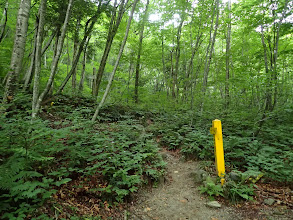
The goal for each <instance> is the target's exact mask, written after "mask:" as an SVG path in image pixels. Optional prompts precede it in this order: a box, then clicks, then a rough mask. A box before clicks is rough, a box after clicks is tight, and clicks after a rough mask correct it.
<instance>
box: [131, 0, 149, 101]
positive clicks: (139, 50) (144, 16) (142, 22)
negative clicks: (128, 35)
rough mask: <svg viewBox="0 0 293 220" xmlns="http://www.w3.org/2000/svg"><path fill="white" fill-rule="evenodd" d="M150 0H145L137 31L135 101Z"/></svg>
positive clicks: (135, 99) (136, 99)
mask: <svg viewBox="0 0 293 220" xmlns="http://www.w3.org/2000/svg"><path fill="white" fill-rule="evenodd" d="M149 3H150V1H149V0H147V3H146V7H145V11H144V15H143V18H142V21H141V29H140V33H139V45H138V53H137V60H136V68H135V87H134V101H135V103H138V84H139V70H140V57H141V51H142V40H143V32H144V26H145V22H146V21H147V17H148V16H147V13H148V7H149Z"/></svg>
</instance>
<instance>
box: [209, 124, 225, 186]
mask: <svg viewBox="0 0 293 220" xmlns="http://www.w3.org/2000/svg"><path fill="white" fill-rule="evenodd" d="M210 132H211V134H213V135H214V141H215V158H216V167H217V171H218V176H219V177H220V178H221V184H222V185H223V184H224V182H225V179H224V176H225V161H224V148H223V135H222V124H221V121H220V120H218V119H216V120H214V121H213V127H211V129H210Z"/></svg>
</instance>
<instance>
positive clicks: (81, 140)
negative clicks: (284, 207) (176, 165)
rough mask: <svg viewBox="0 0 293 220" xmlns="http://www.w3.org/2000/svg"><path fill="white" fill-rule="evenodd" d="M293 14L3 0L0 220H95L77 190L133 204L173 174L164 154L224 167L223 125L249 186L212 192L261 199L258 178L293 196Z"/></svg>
mask: <svg viewBox="0 0 293 220" xmlns="http://www.w3.org/2000/svg"><path fill="white" fill-rule="evenodd" d="M292 8H293V3H292V1H289V0H239V1H236V0H235V1H234V0H233V1H232V0H228V1H226V0H199V1H192V0H172V1H170V0H155V1H148V0H141V1H138V0H107V1H104V0H95V1H93V0H66V1H60V0H53V1H48V0H33V1H31V0H22V1H14V0H0V13H1V14H0V80H1V87H0V97H1V100H3V101H2V103H1V106H0V143H1V144H0V145H1V146H0V216H1V215H2V216H3V218H6V219H13V218H17V217H19V218H22V217H24V216H26V215H28V213H30V216H31V217H32V218H33V217H36V218H37V217H39V218H41V219H43V218H45V216H47V217H48V216H49V217H52V216H54V215H55V217H56V212H57V213H59V215H60V216H59V217H60V218H69V217H72V216H81V215H83V214H84V213H79V212H78V211H76V210H75V208H74V207H73V208H72V207H71V208H68V207H67V208H66V207H64V206H62V207H60V206H59V205H60V204H59V203H58V201H60V200H62V199H63V197H64V194H66V195H68V196H69V197H70V198H72V201H76V200H78V199H77V198H83V199H84V201H86V202H87V203H88V204H90V205H89V206H90V207H91V208H92V206H91V204H92V203H91V202H89V201H88V200H90V199H94V198H95V199H97V200H95V201H96V202H97V203H98V204H99V206H103V207H107V205H105V204H110V205H112V204H118V203H121V202H123V201H125V200H126V199H128V198H130V196H131V194H132V193H133V192H136V191H137V190H138V188H139V187H140V186H142V185H143V184H146V183H150V184H153V183H155V182H157V181H158V180H159V179H160V176H162V175H163V174H164V166H165V163H164V162H163V160H162V158H161V156H160V154H159V153H158V152H159V149H160V148H161V147H164V148H167V149H169V150H172V151H180V152H181V154H182V155H184V156H185V157H186V158H191V159H198V160H204V161H213V160H214V152H213V139H212V138H211V135H210V134H209V128H210V126H211V121H212V120H213V119H215V118H219V119H221V121H222V123H223V136H224V148H225V149H224V150H225V161H226V165H227V172H230V171H233V172H236V173H237V172H239V173H241V174H239V175H240V176H241V180H239V181H238V182H237V181H236V182H235V181H230V182H229V180H228V179H227V180H228V182H227V185H226V186H225V187H226V188H225V187H224V188H221V187H219V186H218V185H217V184H215V183H214V182H213V181H211V180H210V179H207V180H206V183H205V186H202V188H201V191H202V192H206V193H208V194H209V195H210V196H217V195H223V196H224V197H227V198H230V199H231V200H232V201H237V200H239V199H247V200H249V199H251V198H252V195H253V182H249V181H248V179H249V178H251V175H252V176H253V175H256V176H259V175H261V176H262V180H263V181H273V182H275V183H282V184H285V185H288V186H290V187H291V188H292V187H293V186H292V182H293V149H292V148H293V141H292V134H293V128H292V124H293V114H292V113H293V99H292V97H293V90H292V88H293V78H292V76H293V74H292V71H293V66H292V63H293V62H292V61H293V54H292V51H293V39H292V33H293V22H292V16H293V10H292ZM64 192H66V193H64ZM77 195H78V196H77ZM83 196H84V197H83ZM84 201H83V202H84ZM58 204H59V205H58ZM73 206H74V205H73ZM40 207H49V208H48V209H46V211H45V213H43V211H42V209H40ZM60 209H67V212H69V211H68V210H69V209H70V210H71V212H72V213H71V216H62V211H60ZM93 209H96V210H99V207H94V208H93ZM48 210H50V211H48ZM97 212H98V211H97ZM52 213H53V214H52ZM42 214H43V215H42ZM97 216H98V215H97ZM77 218H78V217H77ZM97 218H98V217H97Z"/></svg>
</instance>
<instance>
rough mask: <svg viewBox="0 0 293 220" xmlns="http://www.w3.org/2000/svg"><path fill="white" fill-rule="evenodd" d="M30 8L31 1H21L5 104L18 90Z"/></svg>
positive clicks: (4, 99) (6, 86)
mask: <svg viewBox="0 0 293 220" xmlns="http://www.w3.org/2000/svg"><path fill="white" fill-rule="evenodd" d="M30 7H31V0H22V1H20V6H19V10H18V15H17V23H16V31H15V39H14V46H13V52H12V57H11V63H10V71H9V72H8V73H7V74H8V76H7V80H6V85H5V92H4V96H3V102H4V103H5V102H10V101H12V100H13V97H14V93H15V89H16V88H17V83H18V77H19V75H20V70H21V67H22V60H23V56H24V52H25V44H26V36H27V29H28V20H29V14H30Z"/></svg>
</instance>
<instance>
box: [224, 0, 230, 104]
mask: <svg viewBox="0 0 293 220" xmlns="http://www.w3.org/2000/svg"><path fill="white" fill-rule="evenodd" d="M227 4H228V13H229V14H228V24H227V38H226V82H225V100H226V108H228V107H229V101H230V92H229V79H230V56H231V55H230V49H231V0H229V1H228V3H227Z"/></svg>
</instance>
